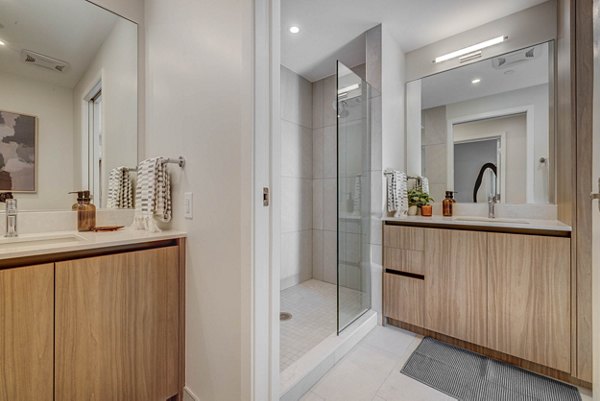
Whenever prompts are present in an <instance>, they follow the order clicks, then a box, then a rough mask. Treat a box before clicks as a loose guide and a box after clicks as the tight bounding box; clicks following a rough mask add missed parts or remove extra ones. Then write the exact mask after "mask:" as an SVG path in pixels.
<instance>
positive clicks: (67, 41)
mask: <svg viewBox="0 0 600 401" xmlns="http://www.w3.org/2000/svg"><path fill="white" fill-rule="evenodd" d="M119 18H121V17H119V16H117V15H115V14H113V13H111V12H108V11H106V10H104V9H102V8H100V7H98V6H95V5H93V4H91V3H88V2H87V1H82V0H51V1H46V0H17V1H0V40H2V41H3V42H5V43H6V46H0V71H3V72H8V73H12V74H17V75H20V76H22V77H25V78H28V79H33V80H37V81H43V82H48V83H52V84H55V85H59V86H63V87H67V88H73V87H74V86H75V85H76V84H77V82H79V79H80V78H81V76H82V75H83V73H84V72H85V70H86V69H87V67H88V66H89V65H90V63H91V61H92V60H93V59H94V56H95V55H96V53H97V52H98V50H99V48H100V46H101V45H102V43H103V42H104V40H105V39H106V37H107V36H108V34H110V32H111V31H112V29H113V27H114V25H115V23H116V22H117V20H118V19H119ZM22 49H27V50H31V51H34V52H36V53H41V54H43V55H46V56H49V57H52V58H54V59H59V60H61V61H66V62H68V63H69V64H70V68H69V69H68V70H66V71H65V72H62V73H60V72H57V71H52V70H47V69H44V68H41V67H38V66H35V65H26V64H24V63H23V62H22V61H21V60H20V54H21V50H22Z"/></svg>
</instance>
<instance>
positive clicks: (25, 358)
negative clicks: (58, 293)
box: [0, 264, 54, 401]
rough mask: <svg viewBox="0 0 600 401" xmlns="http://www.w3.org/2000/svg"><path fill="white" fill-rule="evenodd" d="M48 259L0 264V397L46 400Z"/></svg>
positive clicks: (49, 384) (50, 297) (50, 324)
mask: <svg viewBox="0 0 600 401" xmlns="http://www.w3.org/2000/svg"><path fill="white" fill-rule="evenodd" d="M53 364H54V264H46V265H38V266H30V267H19V268H15V269H7V270H0V401H16V400H18V401H52V400H53V399H54V397H53V387H54V376H53Z"/></svg>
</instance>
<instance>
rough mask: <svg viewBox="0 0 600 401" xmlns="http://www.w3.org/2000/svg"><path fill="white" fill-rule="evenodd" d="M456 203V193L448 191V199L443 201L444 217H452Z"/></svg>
mask: <svg viewBox="0 0 600 401" xmlns="http://www.w3.org/2000/svg"><path fill="white" fill-rule="evenodd" d="M455 202H456V201H455V200H454V192H452V191H446V198H445V199H444V200H443V201H442V212H443V214H444V217H450V216H452V212H453V210H452V209H453V206H454V203H455Z"/></svg>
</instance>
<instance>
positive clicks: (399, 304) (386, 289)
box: [383, 273, 425, 327]
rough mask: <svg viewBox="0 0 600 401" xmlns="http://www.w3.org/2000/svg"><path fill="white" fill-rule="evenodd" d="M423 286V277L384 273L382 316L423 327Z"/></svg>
mask: <svg viewBox="0 0 600 401" xmlns="http://www.w3.org/2000/svg"><path fill="white" fill-rule="evenodd" d="M424 287H425V282H424V280H423V279H420V278H414V277H406V276H400V275H397V274H390V273H384V275H383V312H384V316H385V317H389V318H392V319H394V320H397V321H400V322H404V323H408V324H412V325H415V326H418V327H423V310H424V307H425V303H424V301H425V296H424V294H423V288H424Z"/></svg>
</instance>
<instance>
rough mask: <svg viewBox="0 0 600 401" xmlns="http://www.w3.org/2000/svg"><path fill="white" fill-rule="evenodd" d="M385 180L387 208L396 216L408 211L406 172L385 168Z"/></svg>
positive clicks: (403, 214)
mask: <svg viewBox="0 0 600 401" xmlns="http://www.w3.org/2000/svg"><path fill="white" fill-rule="evenodd" d="M385 177H386V181H387V191H386V192H387V210H388V212H390V213H394V214H395V215H396V216H405V215H406V214H407V213H408V189H407V188H408V184H407V179H406V173H401V172H400V171H397V170H385Z"/></svg>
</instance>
